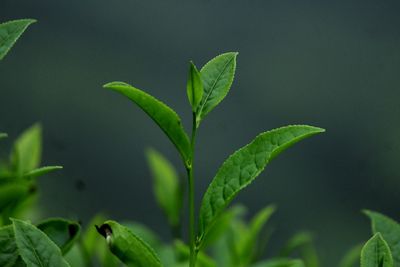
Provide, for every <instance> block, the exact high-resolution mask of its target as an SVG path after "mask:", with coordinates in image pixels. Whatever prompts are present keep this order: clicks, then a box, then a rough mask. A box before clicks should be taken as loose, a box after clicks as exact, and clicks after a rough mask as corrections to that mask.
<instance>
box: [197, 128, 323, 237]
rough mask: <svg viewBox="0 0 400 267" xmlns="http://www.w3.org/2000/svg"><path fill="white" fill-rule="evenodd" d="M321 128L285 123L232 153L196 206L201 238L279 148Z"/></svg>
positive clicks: (311, 134) (283, 147)
mask: <svg viewBox="0 0 400 267" xmlns="http://www.w3.org/2000/svg"><path fill="white" fill-rule="evenodd" d="M323 131H324V130H323V129H321V128H317V127H312V126H306V125H293V126H286V127H282V128H278V129H274V130H272V131H268V132H264V133H262V134H260V135H258V136H257V137H256V138H255V139H254V140H253V141H252V142H251V143H250V144H248V145H246V146H244V147H243V148H241V149H239V150H238V151H236V152H235V153H234V154H232V155H231V156H230V157H229V158H228V159H227V160H226V161H225V162H224V163H223V165H222V166H221V168H220V169H219V170H218V172H217V174H216V176H215V177H214V179H213V181H212V182H211V184H210V186H209V187H208V189H207V191H206V193H205V195H204V197H203V201H202V205H201V208H200V222H199V226H200V229H199V231H200V232H199V237H200V239H202V237H203V236H204V234H205V233H206V232H207V231H208V229H209V228H210V226H212V224H213V223H214V221H215V219H216V218H217V216H218V215H219V214H220V213H221V212H222V211H223V210H224V209H225V207H226V206H227V205H228V204H229V203H230V202H231V201H232V199H233V198H234V197H235V196H236V195H237V194H238V193H239V191H241V190H242V189H244V188H245V187H246V186H248V185H249V184H250V183H251V182H252V181H253V180H254V179H255V178H256V177H257V176H258V175H259V174H260V173H261V172H262V171H263V170H264V168H265V167H266V166H267V164H268V163H269V162H270V161H271V160H272V159H273V158H275V157H276V156H277V155H279V154H280V153H281V152H282V151H284V150H285V149H287V148H288V147H290V146H292V145H293V144H295V143H297V142H299V141H301V140H303V139H305V138H307V137H310V136H313V135H315V134H318V133H321V132H323Z"/></svg>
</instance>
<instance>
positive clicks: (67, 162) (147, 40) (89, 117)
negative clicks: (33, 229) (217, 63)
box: [0, 0, 400, 266]
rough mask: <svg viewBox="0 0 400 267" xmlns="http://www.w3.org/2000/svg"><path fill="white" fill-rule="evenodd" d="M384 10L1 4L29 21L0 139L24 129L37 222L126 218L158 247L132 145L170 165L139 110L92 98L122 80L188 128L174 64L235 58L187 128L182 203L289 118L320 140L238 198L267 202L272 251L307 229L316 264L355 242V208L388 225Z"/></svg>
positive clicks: (11, 59)
mask: <svg viewBox="0 0 400 267" xmlns="http://www.w3.org/2000/svg"><path fill="white" fill-rule="evenodd" d="M399 11H400V4H399V2H398V1H372V0H369V1H284V0H276V1H266V0H258V1H251V0H248V1H244V0H241V1H239V0H231V1H227V0H219V1H213V0H198V1H192V0H189V1H166V0H163V1H162V0H159V1H156V0H146V1H133V0H131V1H128V0H124V1H123V0H116V1H100V0H96V1H94V0H92V1H78V0H69V1H55V0H41V1H28V0H25V1H22V0H1V2H0V20H1V21H6V20H9V19H16V18H24V17H30V18H36V19H38V23H37V24H35V25H33V26H32V27H31V28H30V29H29V30H28V31H27V33H26V35H24V36H23V38H22V39H21V40H20V41H19V42H18V43H17V45H16V46H15V48H14V50H13V51H12V52H11V53H10V54H9V55H8V56H7V57H6V58H5V60H4V61H2V62H1V63H0V84H1V87H0V130H1V131H5V132H8V133H9V134H10V137H11V138H10V139H9V140H8V141H7V142H2V147H3V151H4V148H5V147H9V146H10V143H9V142H10V140H12V139H13V138H14V137H16V135H17V134H18V133H19V132H21V131H22V130H23V129H25V128H27V127H28V126H30V125H31V124H32V123H34V122H36V121H40V122H41V123H42V124H43V127H44V130H45V132H44V137H45V142H44V163H46V164H62V165H64V167H65V169H64V170H63V171H62V172H61V173H58V174H56V175H54V176H53V177H45V178H43V179H41V189H42V197H41V202H40V203H41V206H42V207H43V209H44V210H45V214H46V215H48V216H56V215H60V216H70V217H73V218H79V219H81V220H82V221H83V222H87V220H88V218H89V217H91V216H92V215H93V214H95V213H96V212H98V211H106V212H108V214H110V216H112V217H113V218H116V219H134V220H138V221H141V222H144V223H145V224H147V225H149V226H151V227H153V228H155V229H156V230H157V231H158V232H160V233H161V234H162V235H163V236H164V237H165V238H168V229H167V227H166V225H165V221H164V218H163V217H162V215H161V213H160V212H159V211H158V208H157V206H156V204H155V202H154V200H153V197H152V190H151V179H150V177H149V172H148V170H147V167H146V162H145V160H144V155H143V150H144V149H145V148H146V147H148V146H153V147H155V148H157V149H159V150H160V151H162V152H163V153H164V154H166V155H167V156H168V157H169V158H170V159H171V161H173V162H174V163H175V164H176V165H177V166H179V171H180V172H181V173H182V174H183V173H184V171H183V169H182V167H181V166H180V165H179V164H180V162H179V157H178V155H177V153H176V152H175V151H174V149H173V147H172V145H171V144H170V143H169V142H168V140H167V139H166V138H165V137H164V136H163V133H162V132H161V131H160V130H159V129H157V126H156V125H155V124H154V123H153V122H152V121H151V120H149V119H148V118H147V117H146V115H145V114H144V113H143V112H142V111H140V110H139V109H138V108H136V107H134V106H133V105H132V104H131V103H130V102H129V101H128V100H126V99H124V98H123V97H121V96H119V95H117V94H115V93H112V92H109V91H106V90H104V89H102V88H101V86H102V84H104V83H106V82H109V81H113V80H122V81H126V82H129V83H132V84H134V85H136V86H137V87H139V88H142V89H144V90H146V91H148V92H150V93H151V94H153V95H155V96H156V97H158V98H160V99H162V100H163V101H165V102H166V103H168V104H169V105H170V106H171V107H173V108H174V109H175V110H176V111H177V112H178V113H179V114H180V115H181V116H182V118H183V121H184V124H185V125H186V126H187V127H186V128H187V129H189V128H190V127H188V126H189V125H190V117H191V115H190V107H189V104H188V103H187V100H186V92H185V85H186V77H187V67H188V60H190V59H192V60H194V61H195V62H196V63H197V65H198V66H201V65H203V64H204V63H205V62H206V61H207V60H209V59H210V58H212V57H213V56H215V55H217V54H219V53H222V52H225V51H239V52H240V55H239V57H238V68H237V74H236V80H235V82H234V84H233V87H232V89H231V92H230V94H229V95H228V97H227V98H226V99H225V100H224V101H223V102H222V103H221V104H220V105H219V106H218V107H217V108H216V109H215V110H214V111H213V112H212V113H210V114H209V116H208V117H207V119H206V121H205V122H204V123H203V125H202V128H201V130H200V132H199V139H198V157H197V159H198V160H197V180H196V186H197V195H196V198H197V199H196V201H197V203H199V202H200V198H201V194H202V193H203V192H204V191H205V189H206V186H207V184H208V183H209V182H210V180H211V179H212V177H213V175H214V173H215V172H216V170H217V169H218V166H219V165H220V164H221V163H222V162H223V160H224V159H225V158H226V157H227V156H228V155H229V154H230V153H232V152H233V151H235V150H236V149H237V148H239V147H241V146H243V145H244V144H246V143H248V142H249V141H250V140H251V139H252V138H253V137H254V136H255V135H257V134H258V133H259V132H262V131H265V130H268V129H271V128H274V127H278V126H282V125H286V124H294V123H306V124H311V125H316V126H320V127H324V128H326V129H327V133H326V134H324V135H320V136H317V137H315V138H312V139H309V140H307V141H305V142H303V143H301V144H299V145H297V146H296V147H294V148H292V149H290V150H289V151H287V152H286V153H284V154H283V155H282V156H280V157H279V158H278V159H277V160H276V161H274V162H273V163H272V164H271V165H270V166H269V167H268V170H267V171H266V172H264V173H263V174H262V175H261V176H260V177H259V179H258V180H257V181H256V182H255V183H253V184H252V185H251V186H250V187H249V188H248V189H247V190H245V191H244V192H243V193H241V194H240V195H239V198H238V200H239V201H240V202H242V203H244V204H246V205H248V206H249V214H250V215H251V214H254V212H256V211H257V210H259V209H260V208H261V207H263V206H264V205H267V204H268V203H271V202H273V203H276V204H277V205H278V207H279V210H278V213H277V214H276V216H275V217H274V220H273V225H274V228H275V235H274V236H273V238H272V241H275V242H274V245H273V246H271V249H273V248H276V247H278V246H279V245H281V244H282V243H283V241H284V240H285V239H286V238H287V237H288V236H290V235H291V234H293V233H295V232H296V231H297V230H302V229H308V230H310V231H312V232H313V233H315V235H316V238H317V239H316V242H317V244H318V246H319V251H320V255H321V258H322V261H323V263H324V266H335V265H336V262H337V260H338V259H339V257H340V256H341V255H342V254H343V253H344V251H345V250H347V249H348V248H349V247H351V246H352V245H354V244H357V243H358V242H361V241H365V240H366V239H367V238H368V237H369V223H368V220H367V219H366V218H365V217H364V216H363V215H361V214H360V209H362V208H370V209H374V210H379V211H382V212H384V213H386V214H388V215H390V216H392V217H394V218H396V219H398V220H400V216H399V211H400V207H399V204H398V203H399V202H400V194H399V193H398V192H399V190H400V179H399V178H400V177H399V176H400V168H399V163H398V162H399V159H400V141H399V136H400V125H399V118H400V105H399V96H400V92H399V89H400V75H399V73H400V72H399V71H400V27H399V26H400V16H399Z"/></svg>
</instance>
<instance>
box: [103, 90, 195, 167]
mask: <svg viewBox="0 0 400 267" xmlns="http://www.w3.org/2000/svg"><path fill="white" fill-rule="evenodd" d="M104 88H107V89H111V90H114V91H116V92H119V93H121V94H122V95H124V96H126V97H128V98H129V99H130V100H132V101H133V102H134V103H136V104H137V105H138V106H139V107H140V108H141V109H142V110H143V111H144V112H146V113H147V115H149V116H150V117H151V118H152V119H153V120H154V122H155V123H157V125H158V126H159V127H160V128H161V129H162V130H163V131H164V133H165V134H166V135H167V136H168V137H169V139H170V140H171V141H172V143H173V144H174V145H175V146H176V148H177V149H178V151H179V153H180V154H181V156H182V159H183V161H184V162H185V164H187V161H188V159H189V158H190V156H191V149H190V144H189V138H188V136H187V134H186V132H185V130H184V129H183V127H182V123H181V119H180V118H179V116H178V114H176V112H175V111H173V110H172V109H171V108H170V107H168V106H167V105H165V104H164V103H162V102H161V101H159V100H157V99H156V98H154V97H153V96H151V95H149V94H147V93H145V92H143V91H141V90H139V89H137V88H135V87H132V86H130V85H129V84H126V83H122V82H112V83H108V84H106V85H104Z"/></svg>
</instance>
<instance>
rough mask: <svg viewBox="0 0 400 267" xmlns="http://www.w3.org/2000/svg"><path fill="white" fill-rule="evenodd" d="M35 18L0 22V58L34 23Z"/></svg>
mask: <svg viewBox="0 0 400 267" xmlns="http://www.w3.org/2000/svg"><path fill="white" fill-rule="evenodd" d="M34 22H36V21H35V20H33V19H20V20H13V21H7V22H4V23H2V24H0V60H2V59H3V58H4V56H5V55H6V54H7V53H8V51H10V49H11V47H12V46H13V45H14V44H15V42H16V41H17V40H18V38H19V37H20V36H21V35H22V33H23V32H24V31H25V30H26V28H28V26H29V25H30V24H32V23H34Z"/></svg>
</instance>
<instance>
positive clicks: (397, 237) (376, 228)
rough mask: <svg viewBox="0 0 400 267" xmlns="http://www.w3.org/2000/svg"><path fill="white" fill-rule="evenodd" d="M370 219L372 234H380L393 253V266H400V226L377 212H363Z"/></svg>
mask: <svg viewBox="0 0 400 267" xmlns="http://www.w3.org/2000/svg"><path fill="white" fill-rule="evenodd" d="M364 213H365V214H366V215H367V216H368V217H369V218H370V219H371V224H372V232H373V234H376V233H380V234H381V235H382V237H383V238H384V239H385V241H386V242H387V243H388V245H389V247H390V250H391V251H392V253H393V260H394V263H395V266H400V225H399V223H397V222H396V221H394V220H393V219H391V218H389V217H387V216H385V215H383V214H380V213H378V212H374V211H370V210H364Z"/></svg>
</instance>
